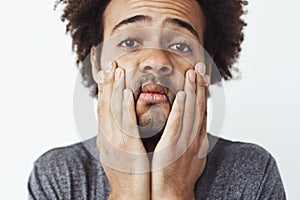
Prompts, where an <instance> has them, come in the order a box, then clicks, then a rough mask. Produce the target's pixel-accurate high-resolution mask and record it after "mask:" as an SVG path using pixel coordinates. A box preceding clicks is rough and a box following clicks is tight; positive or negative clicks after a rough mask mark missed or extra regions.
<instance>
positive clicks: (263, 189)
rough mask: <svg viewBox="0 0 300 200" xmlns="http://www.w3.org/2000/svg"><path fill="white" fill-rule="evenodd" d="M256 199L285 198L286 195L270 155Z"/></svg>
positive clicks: (278, 199)
mask: <svg viewBox="0 0 300 200" xmlns="http://www.w3.org/2000/svg"><path fill="white" fill-rule="evenodd" d="M256 199H257V200H262V199H271V200H273V199H274V200H285V199H286V195H285V191H284V187H283V183H282V180H281V177H280V173H279V170H278V167H277V164H276V161H275V159H274V158H273V157H272V156H271V155H270V158H269V161H268V164H267V166H266V169H265V173H264V177H263V179H262V182H261V185H260V187H259V190H258V193H257V196H256Z"/></svg>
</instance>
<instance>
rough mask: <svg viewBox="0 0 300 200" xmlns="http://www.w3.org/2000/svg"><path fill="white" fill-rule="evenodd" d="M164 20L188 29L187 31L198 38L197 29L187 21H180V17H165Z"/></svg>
mask: <svg viewBox="0 0 300 200" xmlns="http://www.w3.org/2000/svg"><path fill="white" fill-rule="evenodd" d="M166 22H167V23H170V24H173V25H177V26H180V27H182V28H184V29H186V30H188V31H189V32H191V33H192V34H193V35H194V36H195V37H196V38H197V39H198V38H199V35H198V33H197V31H196V30H195V29H194V28H193V26H192V25H191V24H190V23H188V22H185V21H182V20H181V19H177V18H167V19H166Z"/></svg>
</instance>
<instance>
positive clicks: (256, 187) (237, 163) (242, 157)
mask: <svg viewBox="0 0 300 200" xmlns="http://www.w3.org/2000/svg"><path fill="white" fill-rule="evenodd" d="M95 142H96V140H95V138H92V139H90V140H88V141H85V142H84V143H78V144H74V145H71V146H68V147H63V148H57V149H53V150H50V151H48V152H47V153H45V154H44V155H42V156H41V157H40V158H39V159H38V160H37V161H36V162H35V163H34V168H33V170H32V172H31V175H30V178H29V181H28V191H29V199H51V200H52V199H64V200H65V199H72V200H74V199H76V200H77V199H79V200H83V199H107V198H108V195H109V190H110V189H109V183H108V180H107V177H106V175H105V172H104V170H103V168H102V166H101V164H100V162H99V160H98V159H97V158H96V157H95V156H93V155H94V153H95V152H97V149H96V144H95ZM87 149H88V150H87ZM91 151H93V152H94V153H92V154H91V153H90V152H91ZM174 176H176V175H175V174H174ZM194 191H195V196H196V199H214V200H215V199H230V200H233V199H253V200H254V199H275V200H281V199H286V196H285V191H284V188H283V184H282V180H281V178H280V174H279V172H278V168H277V166H276V162H275V160H274V158H273V157H272V156H271V155H270V154H269V153H268V152H267V151H266V150H264V149H263V148H261V147H259V146H257V145H254V144H248V143H240V142H231V141H228V140H224V139H221V138H220V139H219V140H218V141H217V143H216V145H215V146H214V148H213V149H212V151H211V152H210V153H209V154H208V156H207V165H206V168H205V170H204V173H203V174H202V175H201V177H200V178H199V179H198V181H197V183H196V186H195V189H194Z"/></svg>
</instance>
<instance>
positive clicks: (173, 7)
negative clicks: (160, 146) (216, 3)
mask: <svg viewBox="0 0 300 200" xmlns="http://www.w3.org/2000/svg"><path fill="white" fill-rule="evenodd" d="M204 21H205V20H204V16H203V13H202V11H201V8H200V6H199V4H198V2H197V1H195V0H180V1H174V0H164V1H156V0H143V1H141V0H112V1H111V2H110V4H109V5H108V7H107V8H106V10H105V13H104V38H103V39H104V41H108V42H107V44H105V43H104V47H103V51H102V55H101V65H102V66H103V65H104V64H103V63H106V62H107V61H110V60H115V61H116V62H117V64H118V67H121V68H123V69H124V70H125V72H126V87H127V88H129V89H131V90H132V91H133V92H134V98H135V103H136V115H137V121H138V124H139V125H140V126H141V127H145V129H144V131H142V133H143V132H144V133H147V134H149V136H150V135H153V134H156V133H158V132H160V131H161V130H162V129H163V127H164V125H165V123H166V120H167V118H168V116H169V113H170V110H171V106H172V103H173V101H174V98H175V95H176V93H177V92H178V91H180V90H183V86H184V77H185V72H186V71H187V70H188V69H193V68H194V65H195V64H196V62H199V61H202V62H203V56H202V55H203V52H201V50H200V49H196V47H192V46H193V44H192V43H197V44H200V45H203V31H204ZM145 137H147V136H145Z"/></svg>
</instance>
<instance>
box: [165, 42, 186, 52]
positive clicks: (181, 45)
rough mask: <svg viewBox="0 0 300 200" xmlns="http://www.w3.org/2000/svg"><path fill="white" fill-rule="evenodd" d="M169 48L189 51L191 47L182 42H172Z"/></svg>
mask: <svg viewBox="0 0 300 200" xmlns="http://www.w3.org/2000/svg"><path fill="white" fill-rule="evenodd" d="M170 48H171V49H173V50H176V51H181V52H189V51H191V48H190V47H189V46H188V45H187V44H184V43H176V44H172V45H171V46H170Z"/></svg>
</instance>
